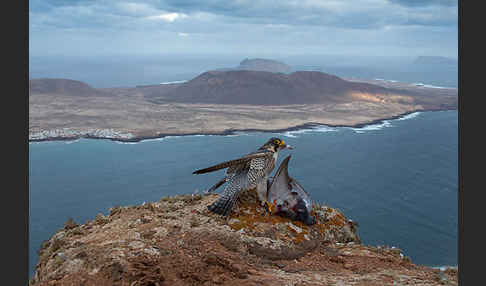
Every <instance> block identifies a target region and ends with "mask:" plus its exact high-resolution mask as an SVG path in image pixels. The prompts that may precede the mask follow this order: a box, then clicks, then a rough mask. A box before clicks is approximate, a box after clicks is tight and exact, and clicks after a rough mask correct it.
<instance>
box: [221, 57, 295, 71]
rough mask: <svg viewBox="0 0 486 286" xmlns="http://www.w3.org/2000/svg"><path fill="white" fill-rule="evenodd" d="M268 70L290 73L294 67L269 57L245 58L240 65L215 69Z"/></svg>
mask: <svg viewBox="0 0 486 286" xmlns="http://www.w3.org/2000/svg"><path fill="white" fill-rule="evenodd" d="M241 70H247V71H266V72H273V73H289V72H290V71H291V70H292V68H291V67H290V66H289V65H286V64H284V63H282V62H279V61H275V60H269V59H259V58H257V59H244V60H243V61H241V62H240V65H239V66H237V67H233V68H219V69H215V71H241Z"/></svg>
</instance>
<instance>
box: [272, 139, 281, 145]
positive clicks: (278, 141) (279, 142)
mask: <svg viewBox="0 0 486 286" xmlns="http://www.w3.org/2000/svg"><path fill="white" fill-rule="evenodd" d="M273 143H275V145H278V146H280V145H282V144H283V141H282V140H280V139H275V141H273Z"/></svg>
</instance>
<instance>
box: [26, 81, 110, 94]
mask: <svg viewBox="0 0 486 286" xmlns="http://www.w3.org/2000/svg"><path fill="white" fill-rule="evenodd" d="M37 94H62V95H70V96H93V95H103V94H104V92H102V91H101V90H99V89H96V88H93V87H91V86H89V85H88V84H86V83H84V82H81V81H77V80H71V79H61V78H40V79H31V80H29V95H37Z"/></svg>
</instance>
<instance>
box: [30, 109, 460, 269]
mask: <svg viewBox="0 0 486 286" xmlns="http://www.w3.org/2000/svg"><path fill="white" fill-rule="evenodd" d="M457 123H458V114H457V111H440V112H424V113H416V114H413V115H412V116H407V117H406V118H405V120H391V121H386V122H384V123H383V124H379V125H373V126H367V127H365V128H360V129H352V128H329V127H327V128H326V127H323V128H320V129H319V130H315V131H308V132H291V133H285V134H271V133H250V134H242V135H239V136H184V137H169V138H164V139H162V140H148V141H143V142H140V143H136V144H122V143H117V142H112V141H109V140H88V139H82V140H79V141H76V142H73V143H69V144H68V143H66V142H43V143H31V144H29V182H30V230H29V235H30V238H29V241H30V245H29V250H30V262H29V263H30V274H31V275H32V274H33V271H34V267H35V264H36V263H37V259H38V257H37V254H36V251H37V249H38V248H39V246H40V244H41V242H42V241H43V240H46V239H48V238H49V237H50V236H51V235H52V234H53V233H54V232H55V231H56V230H57V229H59V228H61V227H63V225H64V222H66V220H67V219H68V218H70V217H71V218H73V219H74V220H75V221H76V222H78V223H85V222H86V221H87V220H91V219H93V218H94V217H95V216H96V215H97V214H98V213H103V214H105V215H107V214H108V213H109V208H110V207H113V206H116V205H121V206H125V205H135V204H141V203H143V202H149V201H158V200H159V199H160V198H161V197H162V196H166V195H174V194H182V193H192V192H195V191H198V190H199V191H200V190H203V189H205V188H207V187H209V186H211V185H212V184H213V183H214V182H215V181H216V180H217V179H219V178H220V177H221V176H222V174H223V172H224V171H219V172H216V173H209V174H205V175H198V176H196V175H192V174H191V172H192V171H194V170H196V169H198V168H203V167H207V166H209V165H212V164H214V163H218V162H221V161H224V160H228V159H233V158H236V157H238V156H240V155H243V154H246V153H248V152H250V151H253V150H254V149H256V148H257V147H259V146H260V145H261V144H263V143H264V142H265V141H266V140H267V139H268V138H269V137H271V136H274V135H277V136H280V137H281V138H283V139H284V140H285V141H287V142H288V143H289V144H291V145H293V146H295V147H296V148H295V149H294V150H292V151H282V154H281V155H280V157H279V162H278V163H280V162H281V160H282V159H283V158H284V157H285V156H286V155H287V154H292V159H291V161H290V167H289V172H290V173H291V175H292V176H293V177H294V178H296V179H297V180H298V181H299V182H300V183H301V184H302V185H303V186H304V188H306V190H307V191H308V192H309V193H310V195H311V196H312V198H313V199H314V200H317V201H320V202H324V203H326V204H327V205H329V206H331V207H335V208H338V209H340V210H342V211H343V212H344V214H345V215H346V216H347V217H348V218H350V219H353V220H354V221H357V222H358V223H359V227H358V231H359V235H360V237H361V239H362V243H363V244H366V245H388V246H395V247H398V248H400V249H402V250H403V252H404V253H405V255H407V256H410V257H411V258H412V262H414V263H417V264H425V265H430V266H440V265H457V190H458V124H457Z"/></svg>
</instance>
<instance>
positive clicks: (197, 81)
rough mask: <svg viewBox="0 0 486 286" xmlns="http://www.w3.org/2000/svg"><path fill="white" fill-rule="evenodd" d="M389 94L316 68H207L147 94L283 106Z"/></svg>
mask: <svg viewBox="0 0 486 286" xmlns="http://www.w3.org/2000/svg"><path fill="white" fill-rule="evenodd" d="M401 92H402V93H403V94H406V93H407V92H405V91H401ZM390 93H394V94H396V93H399V92H398V91H397V90H392V89H388V88H385V87H381V86H378V85H373V84H368V83H361V82H351V81H346V80H343V79H341V78H339V77H337V76H334V75H330V74H326V73H322V72H316V71H297V72H294V73H291V74H282V73H271V72H264V71H245V70H240V71H208V72H205V73H202V74H201V75H199V76H197V77H196V78H194V79H192V80H190V81H188V82H186V83H184V84H181V85H180V86H178V87H176V88H174V89H172V90H170V91H168V92H163V93H160V94H159V95H157V93H154V92H152V94H151V96H152V97H157V96H160V99H163V100H168V101H173V102H183V103H219V104H256V105H286V104H308V103H342V102H348V101H351V100H352V98H353V96H355V95H359V94H362V95H371V96H372V97H373V96H375V95H376V96H380V95H385V94H390ZM377 100H378V101H379V99H377Z"/></svg>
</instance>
